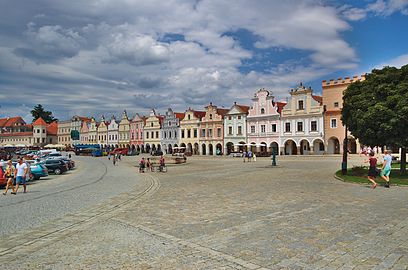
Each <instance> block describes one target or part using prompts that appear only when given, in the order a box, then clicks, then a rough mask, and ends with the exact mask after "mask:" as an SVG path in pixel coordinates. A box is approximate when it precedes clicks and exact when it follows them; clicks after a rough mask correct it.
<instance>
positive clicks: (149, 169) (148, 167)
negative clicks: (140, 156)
mask: <svg viewBox="0 0 408 270" xmlns="http://www.w3.org/2000/svg"><path fill="white" fill-rule="evenodd" d="M146 167H147V170H148V171H153V166H152V162H151V161H150V158H147V162H146Z"/></svg>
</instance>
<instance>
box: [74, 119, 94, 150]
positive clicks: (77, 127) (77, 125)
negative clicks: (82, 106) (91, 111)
mask: <svg viewBox="0 0 408 270" xmlns="http://www.w3.org/2000/svg"><path fill="white" fill-rule="evenodd" d="M90 120H91V119H90V118H88V117H84V116H79V115H74V116H73V117H72V118H71V132H72V131H74V130H75V131H77V132H78V133H79V137H78V140H72V139H71V144H72V145H75V144H79V143H80V138H81V128H82V123H83V122H89V121H90Z"/></svg>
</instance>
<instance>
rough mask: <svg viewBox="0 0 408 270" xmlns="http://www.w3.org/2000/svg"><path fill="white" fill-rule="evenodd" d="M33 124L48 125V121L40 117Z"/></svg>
mask: <svg viewBox="0 0 408 270" xmlns="http://www.w3.org/2000/svg"><path fill="white" fill-rule="evenodd" d="M33 126H47V123H45V121H44V120H43V119H42V118H41V117H40V118H38V119H37V120H35V122H34V123H33Z"/></svg>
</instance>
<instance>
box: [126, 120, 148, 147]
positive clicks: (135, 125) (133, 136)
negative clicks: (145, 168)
mask: <svg viewBox="0 0 408 270" xmlns="http://www.w3.org/2000/svg"><path fill="white" fill-rule="evenodd" d="M145 121H146V118H145V117H144V116H140V115H139V114H136V115H135V117H133V119H132V120H131V121H130V144H131V147H132V149H133V150H137V151H142V152H144V140H143V128H144V125H145Z"/></svg>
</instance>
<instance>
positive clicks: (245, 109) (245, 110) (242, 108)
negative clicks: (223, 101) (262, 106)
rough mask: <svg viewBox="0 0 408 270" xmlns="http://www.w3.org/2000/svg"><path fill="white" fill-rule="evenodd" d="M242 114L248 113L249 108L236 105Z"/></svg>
mask: <svg viewBox="0 0 408 270" xmlns="http://www.w3.org/2000/svg"><path fill="white" fill-rule="evenodd" d="M237 106H238V107H239V108H240V109H241V110H242V111H243V112H244V113H248V112H249V106H246V105H237Z"/></svg>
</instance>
